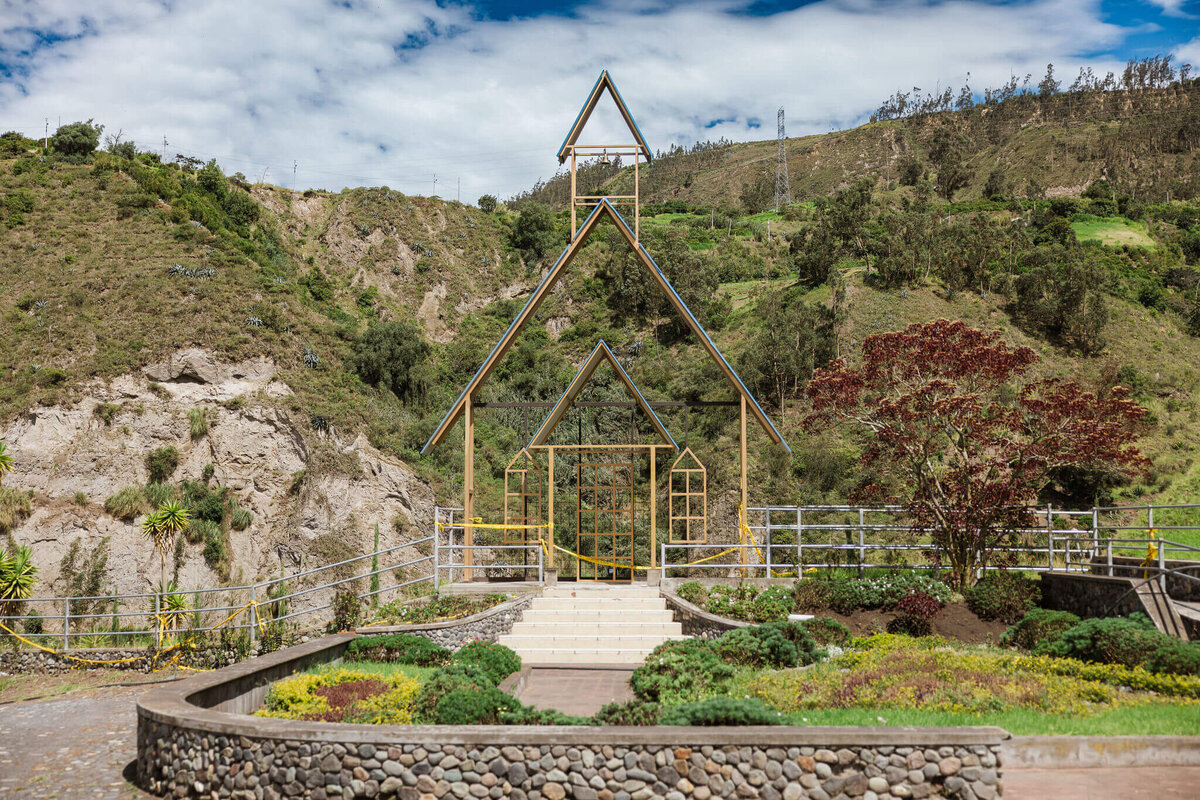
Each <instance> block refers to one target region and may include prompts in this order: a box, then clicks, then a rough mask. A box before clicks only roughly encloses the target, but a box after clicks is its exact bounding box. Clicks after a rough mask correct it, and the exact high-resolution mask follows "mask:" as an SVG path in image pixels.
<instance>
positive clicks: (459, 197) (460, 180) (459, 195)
mask: <svg viewBox="0 0 1200 800" xmlns="http://www.w3.org/2000/svg"><path fill="white" fill-rule="evenodd" d="M458 202H460V203H461V202H462V178H459V179H458Z"/></svg>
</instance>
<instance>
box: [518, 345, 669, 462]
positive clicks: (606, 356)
mask: <svg viewBox="0 0 1200 800" xmlns="http://www.w3.org/2000/svg"><path fill="white" fill-rule="evenodd" d="M602 361H607V362H608V363H609V366H611V367H612V370H613V374H614V375H616V377H617V380H618V381H620V382H621V384H622V385H623V386H624V387H625V391H627V392H629V394H630V395H631V396H632V397H633V399H634V402H635V403H636V404H637V407H638V408H640V409H641V410H642V413H643V414H645V415H646V417H647V418H648V419H649V420H650V424H651V425H653V426H654V430H655V432H656V433H657V434H658V435H659V436H660V437H661V438H662V440H663V441H664V442H666V443H668V444H670V445H672V446H674V445H675V440H674V439H673V438H671V434H669V433H668V432H667V429H666V427H665V426H664V425H663V424H662V420H660V419H659V418H658V415H657V414H655V413H654V409H652V408H650V404H649V403H647V402H646V398H644V397H642V393H641V392H640V391H638V388H637V385H636V384H634V382H633V379H632V378H630V377H629V374H628V373H626V372H625V370H624V369H622V367H621V364H620V363H619V362H618V361H617V357H616V356H614V355H613V352H612V350H609V349H608V345H607V344H606V343H605V342H604V340H603V339H601V340H600V342H599V343H598V344H597V345H596V346H595V348H593V349H592V353H591V355H589V356H588V357H587V360H586V361H584V362H583V366H582V367H580V368H579V372H577V373H575V377H574V379H573V380H572V381H571V383H570V384H569V385H568V386H567V389H566V391H565V392H563V393H562V396H561V397H560V398H558V402H557V403H555V404H554V408H552V409H550V413H549V414H547V415H546V419H545V420H544V421H543V422H542V424H541V426H540V427H539V428H538V429H537V432H536V433H534V434H533V437H532V438H531V439H530V440H529V444H530V445H540V444H545V443H546V439H548V438H549V437H550V434H551V433H553V432H554V429H555V428H557V427H558V423H559V422H561V421H562V418H563V415H564V414H566V413H567V411H568V410H569V409H570V408H571V406H573V405H574V404H575V398H576V397H578V396H579V392H581V391H582V390H583V387H584V386H585V385H587V382H588V381H589V380H591V378H592V375H594V374H595V373H596V369H597V368H598V367H599V366H600V363H601V362H602Z"/></svg>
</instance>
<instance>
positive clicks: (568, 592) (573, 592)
mask: <svg viewBox="0 0 1200 800" xmlns="http://www.w3.org/2000/svg"><path fill="white" fill-rule="evenodd" d="M660 596H661V595H660V594H659V591H658V587H657V586H645V585H641V584H636V583H631V584H616V585H607V584H600V585H596V584H586V583H584V584H579V583H575V584H561V583H560V584H558V585H556V586H548V587H546V589H545V590H544V591H543V592H542V597H660Z"/></svg>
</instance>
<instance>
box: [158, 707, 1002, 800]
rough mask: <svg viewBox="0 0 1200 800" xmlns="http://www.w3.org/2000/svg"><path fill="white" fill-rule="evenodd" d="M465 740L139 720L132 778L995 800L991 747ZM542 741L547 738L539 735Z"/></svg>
mask: <svg viewBox="0 0 1200 800" xmlns="http://www.w3.org/2000/svg"><path fill="white" fill-rule="evenodd" d="M429 730H437V729H429ZM456 730H457V731H462V730H463V729H461V728H460V729H456ZM476 730H479V732H480V733H483V732H484V730H487V731H489V732H491V731H497V730H499V731H500V732H499V733H497V734H496V739H497V743H496V744H494V745H481V744H474V745H467V746H464V745H450V744H436V743H432V742H422V743H419V744H417V743H412V744H400V745H397V744H390V745H389V744H387V743H378V744H370V743H354V742H306V741H297V740H272V739H256V738H250V737H245V736H234V735H222V734H217V733H204V732H200V731H190V730H181V729H179V728H175V727H173V726H171V725H166V724H161V723H156V722H151V721H149V720H146V719H144V718H139V725H138V778H139V783H140V784H141V785H142V787H143V788H145V789H147V790H148V791H151V792H154V793H156V794H163V795H171V796H174V797H216V796H220V797H230V798H233V800H263V799H264V798H266V799H268V800H269V799H272V798H280V797H304V798H312V799H313V800H329V799H330V798H357V797H368V798H371V797H386V798H402V800H429V798H439V799H440V798H461V799H465V798H479V799H480V800H482V798H513V800H542V798H545V799H546V800H564V798H567V797H572V798H575V799H576V800H651V799H652V798H655V799H661V800H709V799H710V798H726V797H737V798H763V800H780V799H781V798H782V800H802V798H811V799H812V800H829V798H863V799H864V800H888V799H889V798H926V797H948V798H962V800H973V798H979V799H980V800H991V798H994V797H997V796H999V794H1000V792H1001V784H1000V745H999V744H998V743H997V744H991V745H984V744H979V745H954V744H946V745H942V746H936V747H904V746H878V745H877V746H871V747H854V746H840V747H818V746H803V747H795V746H794V747H784V746H775V747H770V746H747V745H740V746H739V745H729V746H719V745H702V746H690V745H673V744H670V743H669V742H670V741H671V740H672V734H673V733H675V732H676V731H673V730H672V729H670V728H656V729H646V730H647V731H654V734H655V735H657V736H658V737H659V738H661V739H662V741H663V742H664V744H634V745H628V746H622V745H609V744H603V745H570V744H540V745H530V744H524V745H513V744H507V745H506V744H503V742H504V740H505V738H506V737H505V736H504V733H503V729H497V728H489V729H476ZM571 730H572V731H577V730H578V729H571ZM676 730H678V729H676ZM759 730H761V729H759ZM545 735H546V738H547V739H550V738H556V737H555V734H554V733H553V731H552V730H551V729H547V730H546V733H545ZM900 735H901V736H902V735H903V734H900ZM430 738H431V739H436V738H439V737H433V736H431V737H430ZM741 738H745V737H741Z"/></svg>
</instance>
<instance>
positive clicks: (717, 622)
mask: <svg viewBox="0 0 1200 800" xmlns="http://www.w3.org/2000/svg"><path fill="white" fill-rule="evenodd" d="M659 593H660V594H661V595H662V596H663V599H664V600H666V601H667V607H668V608H670V609H671V611H672V613H673V614H674V617H675V621H676V622H678V623H681V624H682V625H683V633H684V635H685V636H695V637H697V638H700V639H716V638H717V637H719V636H721V635H723V634H725V633H726V632H727V631H731V630H733V629H734V628H744V627H746V626H748V625H751V624H753V623H750V622H743V621H741V620H739V619H729V618H728V617H720V616H717V615H716V614H710V613H709V612H707V611H705V610H704V609H703V608H700V606H698V605H696V604H695V603H689V602H688V601H687V600H684V599H683V598H682V597H680V596H679V595H677V594H675V592H674V588H673V587H672V586H671V585H670V584H663V585H662V586H661V588H660V589H659Z"/></svg>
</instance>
